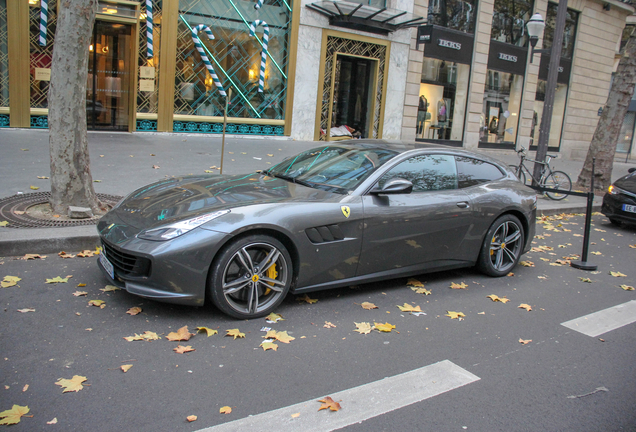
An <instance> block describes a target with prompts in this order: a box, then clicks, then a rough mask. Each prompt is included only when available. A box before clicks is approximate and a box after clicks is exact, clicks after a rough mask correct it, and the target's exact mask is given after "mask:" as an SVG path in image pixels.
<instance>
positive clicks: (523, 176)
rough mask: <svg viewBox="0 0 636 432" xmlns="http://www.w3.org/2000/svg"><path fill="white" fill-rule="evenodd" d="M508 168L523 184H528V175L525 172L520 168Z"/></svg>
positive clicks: (513, 166) (511, 166)
mask: <svg viewBox="0 0 636 432" xmlns="http://www.w3.org/2000/svg"><path fill="white" fill-rule="evenodd" d="M508 167H509V168H510V169H511V170H512V171H513V172H514V173H515V174H516V175H517V178H518V179H519V181H520V182H521V183H523V184H526V173H524V172H523V170H522V169H521V167H520V166H517V165H508Z"/></svg>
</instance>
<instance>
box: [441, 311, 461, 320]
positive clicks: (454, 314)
mask: <svg viewBox="0 0 636 432" xmlns="http://www.w3.org/2000/svg"><path fill="white" fill-rule="evenodd" d="M445 316H447V317H450V318H451V319H456V320H459V321H461V320H462V319H464V317H465V316H466V315H464V314H463V313H462V312H453V311H446V315H445Z"/></svg>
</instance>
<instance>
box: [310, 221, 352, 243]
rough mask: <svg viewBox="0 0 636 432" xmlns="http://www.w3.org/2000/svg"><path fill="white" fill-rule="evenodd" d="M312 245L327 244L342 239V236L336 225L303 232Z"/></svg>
mask: <svg viewBox="0 0 636 432" xmlns="http://www.w3.org/2000/svg"><path fill="white" fill-rule="evenodd" d="M305 232H306V233H307V237H309V240H311V242H312V243H327V242H332V241H336V240H342V239H344V235H343V234H342V231H341V230H340V227H339V226H338V225H327V226H320V227H315V228H308V229H306V230H305Z"/></svg>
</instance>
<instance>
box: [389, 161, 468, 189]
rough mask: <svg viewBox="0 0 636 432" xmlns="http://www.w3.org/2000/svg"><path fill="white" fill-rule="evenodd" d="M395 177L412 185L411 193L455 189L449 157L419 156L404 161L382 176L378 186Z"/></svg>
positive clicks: (455, 173) (454, 179)
mask: <svg viewBox="0 0 636 432" xmlns="http://www.w3.org/2000/svg"><path fill="white" fill-rule="evenodd" d="M395 177H400V178H403V179H405V180H409V181H410V182H411V183H413V192H423V191H432V190H446V189H457V168H456V166H455V159H454V158H453V156H449V155H420V156H414V157H412V158H410V159H407V160H405V161H404V162H402V163H400V164H399V165H397V166H395V167H393V168H391V170H389V171H388V172H387V173H386V174H384V175H383V176H382V178H381V179H380V181H379V186H380V187H383V186H384V184H385V183H386V182H387V181H388V180H390V179H392V178H395Z"/></svg>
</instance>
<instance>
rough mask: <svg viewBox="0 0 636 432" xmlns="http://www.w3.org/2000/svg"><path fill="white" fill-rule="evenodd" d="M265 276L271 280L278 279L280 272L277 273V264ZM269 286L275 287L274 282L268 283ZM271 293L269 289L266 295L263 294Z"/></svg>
mask: <svg viewBox="0 0 636 432" xmlns="http://www.w3.org/2000/svg"><path fill="white" fill-rule="evenodd" d="M265 274H266V275H267V277H268V278H269V279H276V278H277V277H278V272H277V271H276V263H274V264H272V266H271V267H270V268H268V269H267V272H266V273H265ZM268 284H269V285H271V286H274V282H268ZM271 291H272V290H271V289H269V288H267V289H266V290H265V293H263V295H267V294H269V293H270V292H271Z"/></svg>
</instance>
